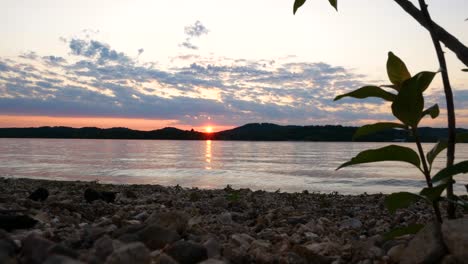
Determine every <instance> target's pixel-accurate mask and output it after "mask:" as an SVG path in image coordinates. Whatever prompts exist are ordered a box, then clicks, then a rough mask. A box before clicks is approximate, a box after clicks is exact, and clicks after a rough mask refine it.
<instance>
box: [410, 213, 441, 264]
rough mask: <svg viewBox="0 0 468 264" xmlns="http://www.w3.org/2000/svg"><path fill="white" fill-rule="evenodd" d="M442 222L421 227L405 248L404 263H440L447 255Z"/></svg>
mask: <svg viewBox="0 0 468 264" xmlns="http://www.w3.org/2000/svg"><path fill="white" fill-rule="evenodd" d="M445 253H446V249H445V245H444V244H443V241H442V233H441V227H440V224H439V223H437V222H432V223H429V224H427V225H426V226H425V227H424V228H423V229H421V230H420V231H419V232H418V233H417V234H416V235H415V236H414V238H413V239H412V240H411V241H410V242H409V244H408V246H407V247H406V248H405V249H404V250H403V253H402V255H403V256H404V257H403V258H402V260H401V263H402V264H410V263H438V262H439V261H440V260H441V259H442V257H443V256H444V255H445Z"/></svg>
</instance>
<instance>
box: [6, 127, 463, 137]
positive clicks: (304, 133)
mask: <svg viewBox="0 0 468 264" xmlns="http://www.w3.org/2000/svg"><path fill="white" fill-rule="evenodd" d="M356 129H357V127H345V126H332V125H326V126H280V125H276V124H270V123H253V124H246V125H243V126H240V127H236V128H234V129H230V130H225V131H220V132H216V133H202V132H198V131H194V130H181V129H178V128H174V127H166V128H163V129H157V130H152V131H139V130H132V129H128V128H109V129H101V128H96V127H83V128H71V127H38V128H0V138H84V139H180V140H206V139H212V140H252V141H352V136H353V134H354V132H355V131H356ZM419 132H420V135H421V140H422V141H424V142H435V141H437V139H439V138H444V137H446V135H447V129H445V128H430V127H424V128H420V129H419ZM458 132H459V133H460V132H468V130H467V129H458ZM357 141H372V142H374V141H375V142H383V141H387V142H389V141H413V138H412V136H411V135H408V134H407V132H405V131H402V130H397V129H389V130H386V131H382V132H380V133H377V134H373V135H370V136H367V137H363V138H360V139H359V140H357Z"/></svg>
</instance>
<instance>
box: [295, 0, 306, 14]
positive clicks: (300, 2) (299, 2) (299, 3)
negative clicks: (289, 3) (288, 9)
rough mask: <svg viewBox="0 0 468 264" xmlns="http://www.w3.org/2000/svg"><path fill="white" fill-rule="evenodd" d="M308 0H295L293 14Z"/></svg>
mask: <svg viewBox="0 0 468 264" xmlns="http://www.w3.org/2000/svg"><path fill="white" fill-rule="evenodd" d="M305 2H306V0H295V1H294V6H293V14H294V15H295V14H296V12H297V10H298V9H299V7H301V6H302V5H303V4H304V3H305Z"/></svg>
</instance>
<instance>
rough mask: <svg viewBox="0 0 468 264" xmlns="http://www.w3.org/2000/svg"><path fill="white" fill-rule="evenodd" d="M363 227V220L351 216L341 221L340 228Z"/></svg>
mask: <svg viewBox="0 0 468 264" xmlns="http://www.w3.org/2000/svg"><path fill="white" fill-rule="evenodd" d="M361 227H362V222H361V221H360V220H359V219H356V218H349V219H346V220H343V221H341V224H340V229H343V230H344V229H355V230H357V229H360V228H361Z"/></svg>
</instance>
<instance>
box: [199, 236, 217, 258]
mask: <svg viewBox="0 0 468 264" xmlns="http://www.w3.org/2000/svg"><path fill="white" fill-rule="evenodd" d="M203 246H204V247H205V248H206V251H207V253H208V257H209V258H212V257H216V256H219V255H220V254H221V244H220V243H219V241H218V240H217V239H216V238H210V239H208V240H207V241H205V243H203Z"/></svg>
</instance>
